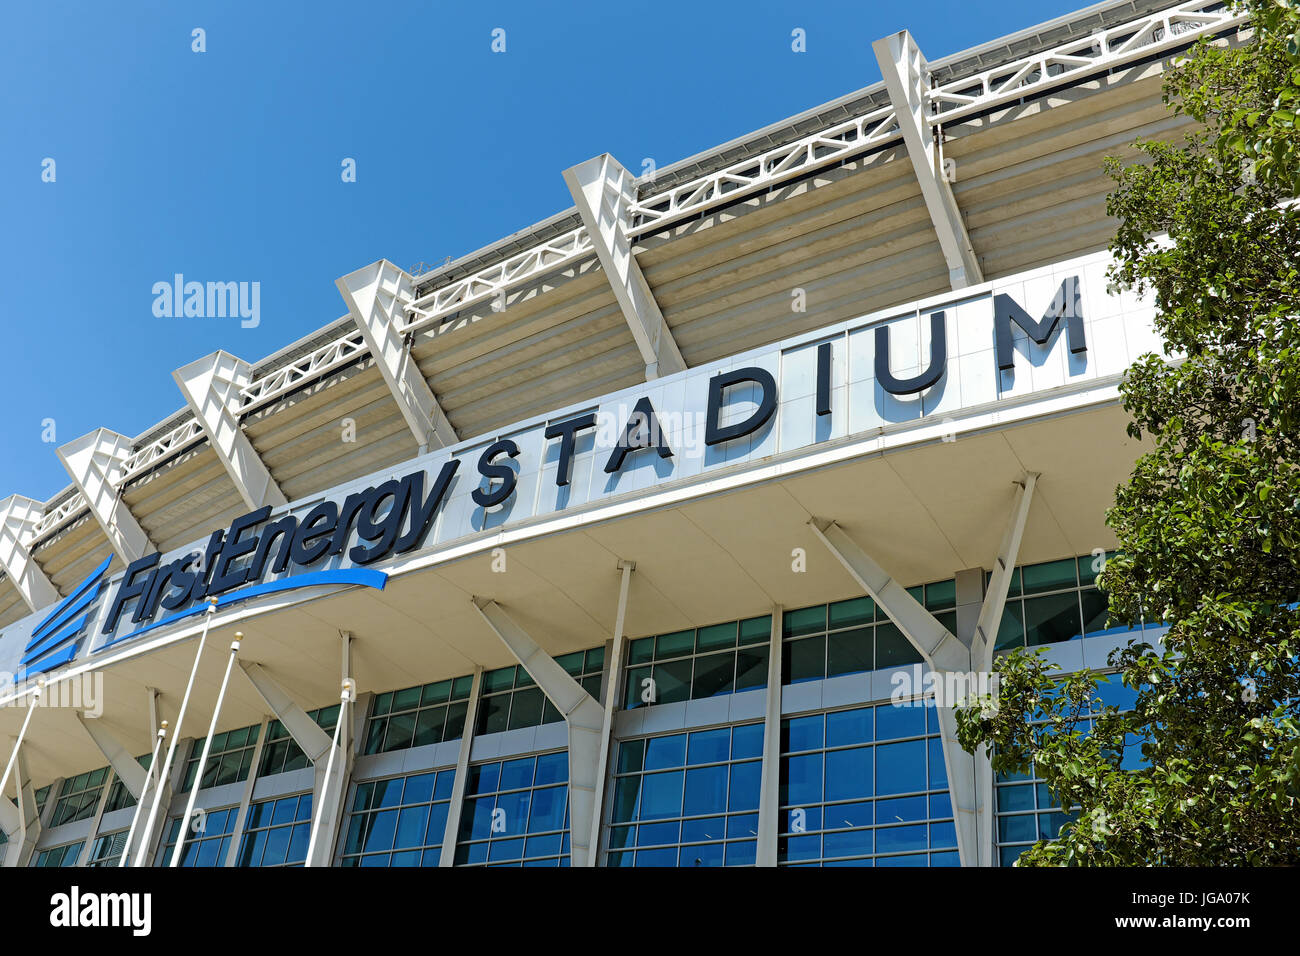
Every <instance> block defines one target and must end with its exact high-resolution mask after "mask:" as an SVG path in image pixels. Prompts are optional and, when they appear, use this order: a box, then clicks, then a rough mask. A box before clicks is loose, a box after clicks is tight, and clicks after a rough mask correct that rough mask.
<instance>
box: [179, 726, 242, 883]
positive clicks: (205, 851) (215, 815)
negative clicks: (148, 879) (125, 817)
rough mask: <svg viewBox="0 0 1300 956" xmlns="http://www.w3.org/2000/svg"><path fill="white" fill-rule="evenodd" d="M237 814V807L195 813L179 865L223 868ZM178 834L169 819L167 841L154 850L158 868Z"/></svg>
mask: <svg viewBox="0 0 1300 956" xmlns="http://www.w3.org/2000/svg"><path fill="white" fill-rule="evenodd" d="M254 729H256V728H254ZM200 746H202V743H201V742H200ZM238 815H239V807H225V808H223V809H220V810H207V811H205V812H202V813H196V814H195V816H194V818H193V820H192V822H191V824H190V833H189V834H188V835H187V836H186V837H185V849H184V850H182V851H181V863H180V865H181V866H225V864H226V852H227V851H228V850H229V849H230V835H231V833H232V832H233V831H234V829H235V818H236V817H237V816H238ZM180 832H181V818H180V817H172V819H171V820H169V821H168V824H167V839H166V840H165V841H164V843H163V846H162V847H160V848H159V850H158V861H157V865H158V866H167V865H168V864H169V863H170V862H171V855H172V851H173V850H174V849H175V847H176V838H177V836H178V835H179V834H180Z"/></svg>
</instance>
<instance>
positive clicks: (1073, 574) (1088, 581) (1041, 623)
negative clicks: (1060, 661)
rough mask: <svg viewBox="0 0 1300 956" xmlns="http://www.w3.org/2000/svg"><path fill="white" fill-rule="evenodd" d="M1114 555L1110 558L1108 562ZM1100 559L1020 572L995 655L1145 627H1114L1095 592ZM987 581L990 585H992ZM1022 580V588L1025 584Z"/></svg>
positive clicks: (1069, 560)
mask: <svg viewBox="0 0 1300 956" xmlns="http://www.w3.org/2000/svg"><path fill="white" fill-rule="evenodd" d="M1114 554H1115V552H1107V553H1106V555H1105V558H1106V559H1109V558H1110V557H1112V556H1113V555H1114ZM1101 567H1102V556H1101V555H1084V556H1082V557H1078V558H1066V559H1064V560H1061V561H1048V562H1046V563H1043V564H1031V565H1026V566H1024V567H1022V568H1017V569H1016V577H1014V578H1013V580H1012V586H1011V589H1010V590H1009V592H1008V600H1007V603H1006V608H1005V609H1004V611H1003V613H1002V622H1001V624H1000V626H999V628H998V637H997V642H996V646H995V649H996V650H997V651H999V652H1005V651H1008V650H1010V649H1011V648H1014V647H1025V646H1028V647H1037V646H1040V645H1043V644H1055V643H1058V642H1060V641H1068V640H1072V639H1074V638H1077V637H1082V636H1084V635H1094V634H1125V633H1128V632H1129V631H1131V630H1141V626H1139V625H1133V626H1132V627H1129V626H1127V625H1123V624H1120V623H1119V622H1118V621H1111V619H1110V615H1109V611H1108V608H1107V598H1106V592H1104V591H1101V590H1099V589H1098V588H1097V587H1096V578H1097V574H1098V573H1099V572H1100V569H1101ZM989 577H990V576H989V575H988V574H986V575H985V581H986V582H987V581H988V579H989ZM1022 578H1023V583H1022Z"/></svg>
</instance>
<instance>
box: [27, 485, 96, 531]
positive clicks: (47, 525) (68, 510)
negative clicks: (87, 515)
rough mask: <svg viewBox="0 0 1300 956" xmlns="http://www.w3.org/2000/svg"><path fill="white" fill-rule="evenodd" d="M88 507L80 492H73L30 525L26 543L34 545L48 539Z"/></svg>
mask: <svg viewBox="0 0 1300 956" xmlns="http://www.w3.org/2000/svg"><path fill="white" fill-rule="evenodd" d="M89 507H90V505H89V504H88V503H87V501H86V497H85V495H83V494H82V493H81V492H80V491H78V492H74V493H73V494H71V495H69V496H68V497H67V498H65V499H63V501H61V502H59V504H58V505H57V506H55V507H54V508H51V509H50V510H49V511H47V512H46V513H45V514H43V515H41V516H40V517H39V518H37V519H36V523H35V524H33V525H32V535H31V538H29V539H28V542H29V543H31V544H34V543H35V542H37V541H39V540H41V539H42V538H45V537H48V536H49V535H51V534H53V533H54V532H55V531H57V530H58V529H59V528H61V527H63V526H64V525H65V524H67V523H69V522H70V521H72V519H74V518H76V517H77V516H78V515H79V514H80V513H81V512H82V511H86V510H87V509H88V508H89Z"/></svg>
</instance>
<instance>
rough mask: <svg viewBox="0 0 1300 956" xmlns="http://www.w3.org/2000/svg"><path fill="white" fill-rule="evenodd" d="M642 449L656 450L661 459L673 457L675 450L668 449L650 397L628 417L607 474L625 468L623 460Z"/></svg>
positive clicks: (642, 399) (642, 400)
mask: <svg viewBox="0 0 1300 956" xmlns="http://www.w3.org/2000/svg"><path fill="white" fill-rule="evenodd" d="M641 448H654V449H655V450H657V451H658V452H659V457H660V458H671V457H673V450H672V449H671V448H669V447H668V442H666V441H664V430H663V428H662V426H660V424H659V419H658V417H657V416H656V415H655V409H654V406H653V405H651V404H650V399H649V397H644V398H641V399H639V400H638V401H637V403H636V405H635V406H634V407H633V408H632V414H631V415H629V416H628V417H627V424H626V425H624V426H623V434H622V436H621V437H620V438H619V440H618V444H617V445H615V446H614V451H613V453H612V454H611V455H610V456H609V461H607V462H605V474H607V475H612V474H614V472H616V471H618V470H619V469H620V468H622V467H623V459H624V458H626V457H627V456H628V454H629V453H630V452H634V451H637V450H638V449H641Z"/></svg>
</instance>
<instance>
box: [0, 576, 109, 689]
mask: <svg viewBox="0 0 1300 956" xmlns="http://www.w3.org/2000/svg"><path fill="white" fill-rule="evenodd" d="M112 560H113V559H112V557H111V556H110V557H107V558H105V559H104V561H103V563H102V564H100V566H99V567H97V568H95V570H94V571H91V572H90V575H89V576H88V577H87V578H86V579H85V580H84V581H82V582H81V583H80V584H78V585H77V586H76V588H74V589H73V591H72V593H71V594H69V595H68V596H67V597H65V598H64V599H63V600H62V601H60V602H59V603H58V604H56V605H54V609H53V610H52V611H50V613H49V614H47V615H46V616H45V619H44V620H43V621H41V623H39V624H37V625H36V628H35V629H34V630H33V631H32V637H31V640H29V641H28V642H27V646H26V647H25V648H23V656H22V659H21V660H19V662H18V664H19V666H20V667H22V668H24V670H23V673H22V676H21V677H20V678H19V680H26V679H27V678H28V677H31V676H32V675H34V674H43V673H45V672H46V671H51V670H53V669H54V668H56V667H60V666H62V665H64V664H66V663H68V662H69V661H70V660H72V659H73V658H74V657H76V656H77V651H78V650H80V649H81V641H80V638H81V637H82V635H83V632H84V631H85V628H86V621H87V620H88V619H89V618H90V611H89V610H87V609H88V608H89V607H90V606H91V605H92V604H93V603H94V602H95V599H96V598H98V597H99V593H100V591H102V590H103V588H104V572H105V571H107V570H108V566H109V564H110V563H112Z"/></svg>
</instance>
